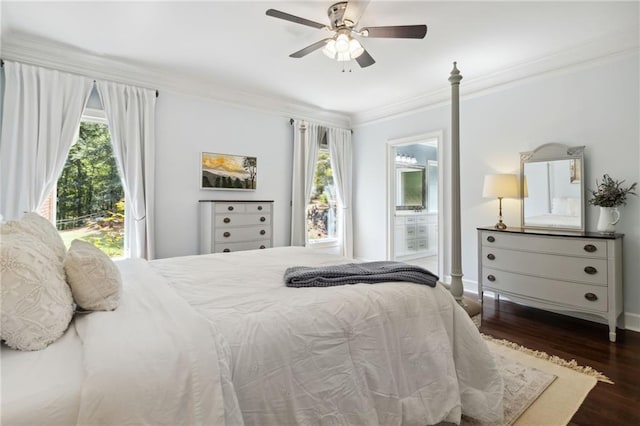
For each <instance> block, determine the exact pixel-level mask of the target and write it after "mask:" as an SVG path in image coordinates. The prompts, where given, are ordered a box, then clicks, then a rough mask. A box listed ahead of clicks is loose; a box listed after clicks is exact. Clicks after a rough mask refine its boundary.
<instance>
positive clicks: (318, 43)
mask: <svg viewBox="0 0 640 426" xmlns="http://www.w3.org/2000/svg"><path fill="white" fill-rule="evenodd" d="M329 40H331V39H330V38H325V39H324V40H320V41H316V42H315V43H313V44H310V45H309V46H307V47H305V48H304V49H300V50H298V51H297V52H294V53H292V54H291V55H289V56H290V57H292V58H302V57H303V56H307V55H308V54H309V53H311V52H313V51H314V50H318V49H320V48H321V47H323V46H324V45H325V44H327V42H328V41H329Z"/></svg>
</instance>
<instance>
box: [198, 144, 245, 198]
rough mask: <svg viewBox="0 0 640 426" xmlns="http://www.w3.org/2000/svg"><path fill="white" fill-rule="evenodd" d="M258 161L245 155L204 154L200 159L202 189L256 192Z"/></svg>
mask: <svg viewBox="0 0 640 426" xmlns="http://www.w3.org/2000/svg"><path fill="white" fill-rule="evenodd" d="M257 177H258V159H257V158H256V157H247V156H244V155H230V154H216V153H213V152H203V153H202V155H201V157H200V188H201V189H230V190H238V191H255V189H256V184H257Z"/></svg>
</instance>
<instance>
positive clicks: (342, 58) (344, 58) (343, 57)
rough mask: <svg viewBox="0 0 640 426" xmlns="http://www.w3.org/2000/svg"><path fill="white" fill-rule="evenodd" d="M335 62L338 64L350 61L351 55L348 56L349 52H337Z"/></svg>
mask: <svg viewBox="0 0 640 426" xmlns="http://www.w3.org/2000/svg"><path fill="white" fill-rule="evenodd" d="M336 60H337V61H338V62H346V61H350V60H351V55H349V52H338V54H337V56H336Z"/></svg>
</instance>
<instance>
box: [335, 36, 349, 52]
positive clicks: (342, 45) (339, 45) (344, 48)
mask: <svg viewBox="0 0 640 426" xmlns="http://www.w3.org/2000/svg"><path fill="white" fill-rule="evenodd" d="M336 51H337V52H338V53H348V52H349V36H348V35H346V34H339V35H338V37H336Z"/></svg>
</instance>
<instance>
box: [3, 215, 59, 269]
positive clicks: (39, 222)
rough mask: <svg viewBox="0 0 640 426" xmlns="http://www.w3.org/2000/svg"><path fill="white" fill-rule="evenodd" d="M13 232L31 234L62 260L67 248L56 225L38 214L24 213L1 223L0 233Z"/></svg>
mask: <svg viewBox="0 0 640 426" xmlns="http://www.w3.org/2000/svg"><path fill="white" fill-rule="evenodd" d="M14 232H24V233H27V234H30V235H33V236H34V237H36V238H37V239H39V240H40V241H42V242H43V243H44V244H45V245H46V246H47V247H49V249H50V250H52V251H53V252H54V254H55V255H56V257H57V258H58V260H59V261H60V262H61V263H62V261H64V256H65V254H66V251H67V249H66V247H65V246H64V241H62V237H61V236H60V234H59V233H58V230H57V229H56V227H55V226H53V224H52V223H51V222H49V221H48V220H47V219H45V218H44V217H42V216H40V215H39V214H37V213H33V212H29V213H25V215H24V216H22V218H20V219H19V220H11V221H9V222H7V223H4V224H2V231H1V233H2V234H7V233H9V234H10V233H14Z"/></svg>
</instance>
